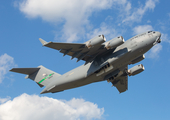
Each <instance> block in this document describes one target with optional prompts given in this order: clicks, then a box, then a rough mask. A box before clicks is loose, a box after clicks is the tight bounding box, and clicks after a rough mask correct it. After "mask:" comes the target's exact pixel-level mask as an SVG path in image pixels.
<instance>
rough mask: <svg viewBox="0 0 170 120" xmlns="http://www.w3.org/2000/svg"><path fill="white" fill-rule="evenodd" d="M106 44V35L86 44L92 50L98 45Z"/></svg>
mask: <svg viewBox="0 0 170 120" xmlns="http://www.w3.org/2000/svg"><path fill="white" fill-rule="evenodd" d="M104 42H106V38H105V37H104V35H99V36H96V37H94V38H92V39H90V40H89V41H87V42H85V44H86V47H87V48H89V49H90V48H91V47H93V46H95V45H98V44H102V43H104Z"/></svg>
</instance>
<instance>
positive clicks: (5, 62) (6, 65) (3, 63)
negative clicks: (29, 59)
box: [0, 53, 15, 83]
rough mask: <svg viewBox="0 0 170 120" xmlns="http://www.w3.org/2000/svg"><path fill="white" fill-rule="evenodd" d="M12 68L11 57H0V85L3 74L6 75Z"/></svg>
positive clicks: (12, 60)
mask: <svg viewBox="0 0 170 120" xmlns="http://www.w3.org/2000/svg"><path fill="white" fill-rule="evenodd" d="M13 66H15V64H14V58H13V57H11V56H9V55H7V54H6V53H5V54H4V55H1V56H0V83H1V82H2V80H3V79H4V76H5V74H7V72H8V71H9V70H10V68H11V67H13Z"/></svg>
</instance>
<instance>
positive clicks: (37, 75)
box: [10, 65, 61, 87]
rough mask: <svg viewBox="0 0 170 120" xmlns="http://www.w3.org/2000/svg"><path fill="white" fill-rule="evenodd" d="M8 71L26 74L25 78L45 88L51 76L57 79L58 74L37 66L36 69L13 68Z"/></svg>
mask: <svg viewBox="0 0 170 120" xmlns="http://www.w3.org/2000/svg"><path fill="white" fill-rule="evenodd" d="M10 71H12V72H17V73H22V74H26V75H27V76H26V77H25V78H26V79H27V78H30V79H31V80H33V81H35V82H36V83H37V84H38V85H39V86H40V87H43V86H47V85H48V84H49V83H50V82H51V79H50V78H52V77H53V76H55V77H59V76H61V75H60V74H58V73H56V72H54V71H52V70H49V69H47V68H45V67H43V66H42V65H41V66H38V67H37V68H13V69H11V70H10Z"/></svg>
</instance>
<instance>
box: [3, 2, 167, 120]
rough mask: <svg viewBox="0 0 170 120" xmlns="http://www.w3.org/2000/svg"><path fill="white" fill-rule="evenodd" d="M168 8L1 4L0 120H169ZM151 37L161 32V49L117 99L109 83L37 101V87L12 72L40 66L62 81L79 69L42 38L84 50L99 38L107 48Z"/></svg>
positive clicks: (149, 54) (162, 4)
mask: <svg viewBox="0 0 170 120" xmlns="http://www.w3.org/2000/svg"><path fill="white" fill-rule="evenodd" d="M169 4H170V1H167V0H71V1H70V0H62V1H61V0H0V120H30V119H32V120H37V119H41V120H46V119H50V120H56V119H60V120H61V119H62V120H68V119H70V120H114V119H115V120H124V119H126V120H144V119H145V120H151V119H154V120H160V119H163V120H169V119H170V114H169V111H170V102H169V101H170V86H169V84H170V81H169V74H170V71H169V67H170V39H169V33H170V8H169ZM148 30H154V31H159V32H161V33H162V37H161V38H162V42H161V44H159V45H156V46H155V47H153V48H152V49H151V50H150V51H148V52H147V53H146V54H145V57H146V58H145V59H144V60H143V61H141V62H140V63H137V64H143V65H144V66H145V71H144V72H142V73H140V74H138V75H136V76H132V77H129V81H128V90H127V91H126V92H124V93H121V94H119V92H118V90H117V89H116V88H115V87H111V86H112V85H111V83H107V82H106V81H103V82H98V83H93V84H89V85H86V86H82V87H79V88H74V89H70V90H65V91H63V92H59V93H54V94H52V93H47V94H40V92H41V91H42V90H43V88H40V87H39V86H38V85H37V84H36V83H35V82H34V81H32V80H29V79H25V78H24V77H25V75H22V74H18V73H12V72H9V70H10V69H11V68H14V67H21V68H22V67H24V68H27V67H37V66H39V65H43V66H45V67H46V68H48V69H51V70H53V71H56V72H57V73H59V74H64V73H66V72H68V71H69V70H72V69H73V68H76V67H78V66H80V65H82V64H84V62H83V61H79V62H78V63H77V62H76V59H73V60H70V58H71V57H69V56H65V57H63V55H62V54H61V53H59V52H58V51H56V50H53V49H50V48H47V47H42V44H41V43H40V42H39V40H38V39H39V38H42V39H44V40H46V41H53V42H71V43H84V42H86V41H88V40H89V39H91V38H93V37H95V36H97V35H99V34H104V35H105V37H106V39H107V41H108V40H110V39H112V38H114V37H117V36H119V35H122V36H123V37H124V39H125V41H126V40H128V39H130V38H131V37H133V36H135V35H137V34H140V33H142V32H146V31H148ZM137 64H135V65H137ZM135 65H130V66H129V68H131V67H133V66H135Z"/></svg>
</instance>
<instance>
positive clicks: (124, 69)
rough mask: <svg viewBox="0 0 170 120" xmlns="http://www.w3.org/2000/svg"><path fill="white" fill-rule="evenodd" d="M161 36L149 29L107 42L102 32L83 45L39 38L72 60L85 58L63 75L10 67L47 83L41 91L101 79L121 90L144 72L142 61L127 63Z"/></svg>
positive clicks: (40, 67) (139, 57) (137, 58)
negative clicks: (81, 62)
mask: <svg viewBox="0 0 170 120" xmlns="http://www.w3.org/2000/svg"><path fill="white" fill-rule="evenodd" d="M160 37H161V33H160V32H156V31H148V32H145V33H143V34H139V35H136V36H134V37H132V38H130V39H129V40H127V41H126V42H125V41H124V39H123V37H122V36H119V37H116V38H113V39H112V40H110V41H108V42H106V39H105V37H104V35H99V36H97V37H94V38H93V39H91V40H89V41H87V42H85V43H83V44H80V43H57V42H46V41H44V40H43V39H41V38H40V39H39V40H40V42H41V43H42V45H43V46H46V47H50V48H53V49H56V50H59V51H60V52H61V53H63V54H64V56H65V55H69V56H71V59H73V58H77V61H80V60H84V61H85V64H84V65H82V66H80V67H77V68H75V69H73V70H71V71H69V72H67V73H65V74H63V75H60V74H58V73H56V72H54V71H51V70H49V69H47V68H45V67H43V66H42V65H41V66H39V67H37V68H13V69H11V70H10V71H12V72H18V73H22V74H26V75H27V76H26V78H30V79H32V80H33V81H35V82H36V83H37V84H38V85H39V86H40V87H43V86H46V87H45V88H44V90H43V91H42V92H41V94H42V93H49V92H51V93H55V92H60V91H64V90H67V89H71V88H76V87H80V86H83V85H87V84H90V83H94V82H99V81H104V80H107V81H108V82H111V83H112V84H113V86H115V87H116V88H117V89H118V91H119V92H120V93H121V92H124V91H126V90H127V89H128V76H134V75H136V74H139V73H141V72H142V71H144V66H143V65H142V64H140V65H136V66H134V67H132V68H130V69H128V65H130V64H135V63H137V62H139V61H141V60H143V59H144V58H145V57H144V53H146V52H147V51H148V50H149V49H151V48H152V47H153V46H154V45H156V44H157V43H160V42H161V39H160Z"/></svg>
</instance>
